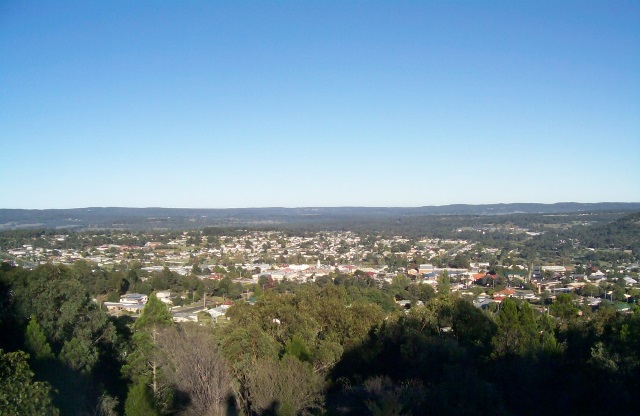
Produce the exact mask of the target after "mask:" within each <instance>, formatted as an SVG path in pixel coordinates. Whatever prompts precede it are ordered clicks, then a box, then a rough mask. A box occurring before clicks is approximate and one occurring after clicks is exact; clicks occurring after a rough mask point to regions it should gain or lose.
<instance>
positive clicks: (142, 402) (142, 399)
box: [124, 382, 160, 416]
mask: <svg viewBox="0 0 640 416" xmlns="http://www.w3.org/2000/svg"><path fill="white" fill-rule="evenodd" d="M124 414H125V415H126V416H159V415H160V413H159V412H158V411H157V410H156V409H155V408H154V407H153V396H152V395H151V391H150V390H149V386H147V385H146V384H145V383H143V382H139V383H136V384H133V385H131V387H130V388H129V392H128V393H127V400H126V401H125V402H124Z"/></svg>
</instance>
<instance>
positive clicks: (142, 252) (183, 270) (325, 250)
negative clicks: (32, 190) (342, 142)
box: [1, 227, 640, 322]
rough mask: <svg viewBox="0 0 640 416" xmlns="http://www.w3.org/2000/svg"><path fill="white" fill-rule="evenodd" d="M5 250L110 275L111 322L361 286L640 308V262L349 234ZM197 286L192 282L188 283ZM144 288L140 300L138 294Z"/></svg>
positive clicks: (117, 236) (184, 234) (35, 243)
mask: <svg viewBox="0 0 640 416" xmlns="http://www.w3.org/2000/svg"><path fill="white" fill-rule="evenodd" d="M510 232H512V233H515V234H522V233H526V234H529V235H531V236H534V237H535V236H537V235H539V233H534V232H529V231H527V230H526V229H518V228H517V227H511V228H510ZM5 245H8V247H2V248H1V249H2V251H3V255H4V259H5V260H4V261H5V262H9V263H11V264H13V265H22V266H23V267H27V268H33V267H35V266H36V265H39V264H46V263H52V264H63V265H67V266H74V265H76V266H81V268H83V269H87V270H88V269H90V271H91V273H92V274H93V275H96V276H97V275H99V273H98V271H102V275H103V276H107V275H109V276H110V277H109V279H107V280H109V282H105V284H104V285H103V287H101V288H100V289H97V290H95V293H93V295H94V296H96V299H97V300H99V301H100V302H104V306H105V307H106V308H107V309H108V310H109V312H110V313H112V314H120V313H130V314H132V315H133V316H135V315H136V314H139V313H140V311H141V310H142V308H143V307H144V305H145V303H146V300H147V299H148V295H150V294H151V293H152V292H154V291H155V292H156V294H157V296H158V298H160V299H161V300H162V301H163V302H164V303H166V304H167V305H169V306H170V307H171V311H172V314H173V317H174V320H175V321H177V322H182V321H195V322H198V321H202V318H203V317H206V314H205V313H207V314H209V315H210V316H211V317H212V318H213V319H212V320H210V321H211V322H218V318H220V317H224V315H225V313H226V311H227V310H228V307H229V306H230V305H232V304H233V303H234V302H237V301H246V302H251V301H253V300H254V299H255V296H254V292H255V291H256V288H258V290H264V289H265V288H266V287H269V288H272V287H276V286H282V287H285V286H286V285H288V284H304V283H307V282H317V281H322V280H326V279H330V280H335V279H336V278H337V279H340V277H341V276H352V277H353V276H355V277H357V278H359V279H365V280H367V281H368V282H371V283H372V284H375V285H377V287H379V288H387V289H388V291H389V293H390V294H391V295H392V296H393V300H394V301H395V303H396V305H397V306H398V307H399V308H405V309H408V308H410V307H412V306H414V305H419V304H422V303H423V301H424V300H426V298H428V297H429V296H433V295H435V294H436V293H457V294H459V295H460V296H464V297H466V298H469V299H471V300H472V302H473V304H474V305H476V306H477V307H479V308H482V309H486V308H489V309H491V310H495V309H496V308H499V304H500V303H501V302H502V301H503V300H504V299H505V298H507V297H513V298H518V299H522V300H525V301H527V302H529V303H531V304H532V305H533V306H534V307H535V308H536V309H538V310H540V311H543V312H544V311H546V310H548V308H549V305H550V304H551V303H552V302H553V301H554V300H555V299H556V296H557V295H558V294H561V293H564V294H571V295H572V296H573V297H572V299H573V302H574V303H575V304H576V305H577V306H580V305H588V306H589V307H592V308H595V307H597V306H598V304H599V303H600V302H602V301H603V300H604V301H608V302H611V303H612V304H613V305H614V306H615V308H616V309H617V310H618V311H620V312H625V311H630V310H631V307H632V305H634V304H636V303H637V299H638V297H640V285H638V280H640V279H639V278H638V272H639V271H640V267H639V266H638V263H637V262H633V261H626V262H624V261H620V262H615V261H614V262H594V261H588V262H587V261H584V262H581V261H580V260H574V261H569V262H567V258H563V259H546V260H547V261H544V262H543V261H541V260H540V259H536V258H533V259H525V258H523V257H522V255H521V253H520V252H519V251H518V249H517V248H512V249H506V248H505V247H500V246H494V247H491V246H488V245H486V244H482V243H478V242H473V241H469V240H456V239H433V238H428V237H424V238H420V239H409V238H404V237H402V236H392V237H382V236H369V235H362V234H360V233H354V232H350V231H343V232H335V231H326V232H316V233H311V232H305V233H303V234H301V235H292V234H291V233H285V232H282V231H257V230H254V231H241V230H234V231H233V232H230V233H229V234H228V235H227V234H225V233H224V232H222V231H216V232H215V233H211V232H207V230H204V231H203V230H189V231H172V232H166V233H160V232H153V233H145V232H141V233H137V234H136V233H131V232H128V231H120V232H119V231H109V232H100V233H96V234H93V233H91V232H82V233H71V234H56V233H54V232H49V233H44V232H41V233H39V234H38V233H36V234H35V235H33V236H31V237H25V238H24V239H22V240H19V241H18V240H14V241H12V242H7V243H6V244H5ZM626 254H630V253H628V252H627V253H626ZM554 260H555V261H554ZM560 261H562V263H560ZM559 263H560V264H559ZM118 271H119V274H118V273H117V272H118ZM114 275H115V276H119V277H116V278H114V277H113V276H114ZM132 276H133V278H131V277H132ZM172 276H175V277H172ZM127 278H129V280H132V281H128V280H127ZM189 279H191V280H190V282H191V283H186V284H184V283H181V284H178V282H179V281H180V280H183V281H189ZM134 281H135V282H134ZM171 281H173V283H174V284H171ZM114 282H115V283H114ZM134 283H136V284H134ZM110 285H111V287H110ZM189 285H190V286H191V287H189V288H185V287H184V286H189ZM96 287H97V286H96ZM420 287H422V289H420ZM134 288H135V292H131V291H130V290H129V289H134ZM389 288H394V289H389ZM417 293H421V294H422V295H416V294H417ZM207 294H208V295H210V298H209V299H208V300H207V299H206V297H207ZM425 296H426V297H425ZM203 298H204V299H203ZM205 321H206V322H208V321H209V320H206V319H205Z"/></svg>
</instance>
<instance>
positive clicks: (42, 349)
mask: <svg viewBox="0 0 640 416" xmlns="http://www.w3.org/2000/svg"><path fill="white" fill-rule="evenodd" d="M24 343H25V347H26V348H27V350H28V351H29V352H30V353H31V356H32V357H33V358H34V359H36V360H48V359H52V358H54V356H53V353H52V352H51V347H50V346H49V343H48V342H47V337H46V336H45V335H44V332H43V331H42V328H41V327H40V325H39V324H38V321H36V319H35V318H34V317H31V319H30V320H29V325H27V329H26V333H25V336H24Z"/></svg>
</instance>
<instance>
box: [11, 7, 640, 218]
mask: <svg viewBox="0 0 640 416" xmlns="http://www.w3.org/2000/svg"><path fill="white" fill-rule="evenodd" d="M0 149H1V153H0V154H1V155H2V161H1V163H0V184H1V186H2V193H1V194H0V208H76V207H87V206H125V207H149V206H161V207H194V208H227V207H269V206H283V207H302V206H423V205H444V204H451V203H469V204H483V203H501V202H504V203H508V202H544V203H552V202H560V201H575V202H601V201H623V202H631V201H633V202H638V201H640V2H638V1H609V0H606V1H605V0H603V1H588V0H580V1H562V0H561V1H557V0H553V1H539V0H536V1H511V0H509V1H477V0H473V1H454V0H450V1H426V0H425V1H411V2H403V1H357V2H350V1H308V2H307V1H260V2H253V1H166V2H163V1H155V0H154V1H113V0H109V1H106V0H105V1H84V0H83V1H65V0H58V1H48V2H41V1H10V0H6V1H0Z"/></svg>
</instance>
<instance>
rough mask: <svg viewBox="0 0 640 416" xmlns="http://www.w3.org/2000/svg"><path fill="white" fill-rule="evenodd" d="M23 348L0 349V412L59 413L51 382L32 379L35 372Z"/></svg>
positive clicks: (5, 413) (48, 415)
mask: <svg viewBox="0 0 640 416" xmlns="http://www.w3.org/2000/svg"><path fill="white" fill-rule="evenodd" d="M28 357H29V356H28V355H27V354H26V353H24V352H22V351H17V352H9V353H5V352H4V351H2V350H0V414H2V415H44V416H57V415H58V409H56V408H55V407H54V406H53V404H52V401H51V387H50V386H49V384H48V383H44V382H41V381H33V372H32V371H31V369H30V368H29V364H28V362H27V360H28Z"/></svg>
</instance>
